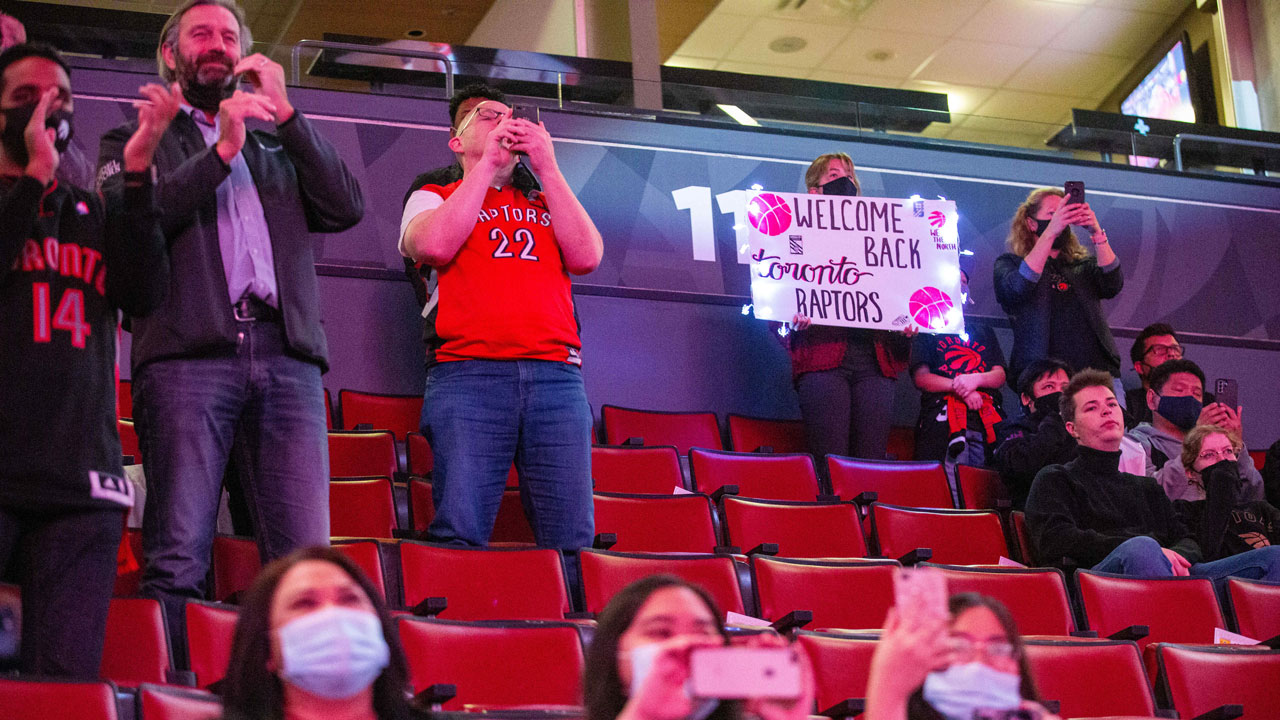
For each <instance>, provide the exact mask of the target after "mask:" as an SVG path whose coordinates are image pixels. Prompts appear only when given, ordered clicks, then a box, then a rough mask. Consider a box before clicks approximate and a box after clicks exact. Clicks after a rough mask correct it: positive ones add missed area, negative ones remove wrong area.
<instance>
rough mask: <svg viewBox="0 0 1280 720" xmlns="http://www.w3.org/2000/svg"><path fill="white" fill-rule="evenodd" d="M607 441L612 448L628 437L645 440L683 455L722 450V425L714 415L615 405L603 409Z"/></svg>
mask: <svg viewBox="0 0 1280 720" xmlns="http://www.w3.org/2000/svg"><path fill="white" fill-rule="evenodd" d="M600 420H601V421H602V422H603V423H604V438H605V442H606V443H608V444H609V445H621V444H622V443H624V442H626V441H627V438H633V437H639V438H644V444H645V445H674V446H675V447H676V449H677V450H679V451H680V454H681V455H686V454H688V452H689V448H691V447H704V448H711V449H713V450H720V449H722V448H723V447H724V443H722V442H721V440H720V425H719V423H717V422H716V415H715V413H709V412H662V411H658V410H633V409H631V408H624V407H618V406H616V405H604V406H602V407H601V408H600Z"/></svg>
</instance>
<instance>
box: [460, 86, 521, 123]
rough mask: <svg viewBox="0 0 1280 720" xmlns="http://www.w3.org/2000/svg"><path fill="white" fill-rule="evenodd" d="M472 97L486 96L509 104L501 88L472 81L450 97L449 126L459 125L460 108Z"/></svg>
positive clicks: (486, 98) (485, 97) (488, 98)
mask: <svg viewBox="0 0 1280 720" xmlns="http://www.w3.org/2000/svg"><path fill="white" fill-rule="evenodd" d="M472 98H484V99H485V100H492V101H494V102H500V103H502V104H503V105H506V104H507V96H506V94H505V93H503V92H502V91H501V90H499V89H497V88H495V87H490V86H488V85H485V84H484V83H472V84H470V85H467V86H466V87H464V88H462V89H461V90H457V91H455V92H454V93H453V97H451V98H449V127H451V128H457V127H458V108H459V107H460V106H461V105H462V103H464V102H466V101H468V100H470V99H472Z"/></svg>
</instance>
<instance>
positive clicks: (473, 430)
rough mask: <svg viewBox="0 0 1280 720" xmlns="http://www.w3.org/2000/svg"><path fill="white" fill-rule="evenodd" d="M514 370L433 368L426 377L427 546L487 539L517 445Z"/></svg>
mask: <svg viewBox="0 0 1280 720" xmlns="http://www.w3.org/2000/svg"><path fill="white" fill-rule="evenodd" d="M518 380H519V368H518V366H517V364H516V363H515V362H509V361H500V360H458V361H452V362H444V363H439V364H437V365H435V366H433V367H432V368H431V370H430V371H429V372H428V373H427V389H426V394H425V396H424V400H423V419H424V422H423V430H424V431H425V432H424V434H426V435H427V437H428V439H429V440H430V442H431V450H432V453H433V454H434V455H435V467H434V469H433V470H432V471H431V481H432V482H431V495H432V499H433V500H434V501H435V506H436V515H435V518H434V519H433V520H432V521H431V526H430V527H429V528H428V529H427V534H428V536H429V537H430V539H431V540H433V541H435V542H443V543H451V544H457V545H471V546H483V545H486V544H488V542H489V537H490V536H491V535H492V534H493V523H494V520H495V519H496V518H497V516H498V506H499V504H500V503H501V502H502V491H503V488H505V487H506V484H507V473H508V471H510V469H511V463H512V461H513V460H514V459H515V454H516V443H517V442H518V440H519V435H520V427H519V406H520V398H519V387H518Z"/></svg>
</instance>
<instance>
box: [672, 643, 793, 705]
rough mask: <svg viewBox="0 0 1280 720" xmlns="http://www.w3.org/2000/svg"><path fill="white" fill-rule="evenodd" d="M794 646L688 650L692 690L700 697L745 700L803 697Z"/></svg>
mask: <svg viewBox="0 0 1280 720" xmlns="http://www.w3.org/2000/svg"><path fill="white" fill-rule="evenodd" d="M796 652H797V651H796V650H795V649H794V648H790V647H785V648H745V647H717V648H695V649H694V650H693V651H691V652H690V653H689V692H690V693H691V694H692V695H693V696H694V697H698V698H721V699H726V700H745V699H749V698H771V699H779V700H792V699H795V698H798V697H800V691H801V677H800V661H799V659H798V658H797V657H796Z"/></svg>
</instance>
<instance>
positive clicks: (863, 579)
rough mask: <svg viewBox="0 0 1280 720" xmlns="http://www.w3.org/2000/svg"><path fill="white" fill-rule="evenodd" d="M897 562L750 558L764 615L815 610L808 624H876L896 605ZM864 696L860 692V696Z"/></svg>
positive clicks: (776, 616)
mask: <svg viewBox="0 0 1280 720" xmlns="http://www.w3.org/2000/svg"><path fill="white" fill-rule="evenodd" d="M897 568H898V563H896V562H892V561H884V560H879V561H876V560H862V561H858V560H830V561H823V560H791V559H783V558H771V557H764V556H761V555H753V556H752V557H751V576H752V588H753V591H754V593H755V599H756V607H757V608H758V609H759V613H760V618H761V619H763V620H768V621H770V622H773V621H775V620H778V619H779V618H781V617H783V616H785V615H786V614H787V613H789V612H791V611H792V610H808V611H809V612H811V613H813V622H811V623H810V624H809V627H810V628H812V629H815V630H820V629H823V628H846V629H851V630H863V629H875V628H881V627H883V626H884V617H885V613H887V612H888V611H889V608H890V607H893V576H894V573H895V572H896V571H897ZM858 697H861V696H858Z"/></svg>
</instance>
